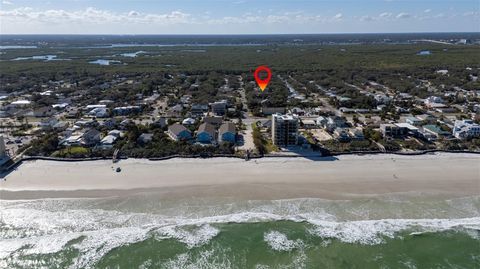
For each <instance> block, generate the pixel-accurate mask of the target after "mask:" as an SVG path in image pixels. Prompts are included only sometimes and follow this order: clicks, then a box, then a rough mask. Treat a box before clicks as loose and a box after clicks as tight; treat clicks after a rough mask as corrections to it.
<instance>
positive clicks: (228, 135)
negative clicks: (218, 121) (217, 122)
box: [218, 122, 237, 143]
mask: <svg viewBox="0 0 480 269" xmlns="http://www.w3.org/2000/svg"><path fill="white" fill-rule="evenodd" d="M236 135H237V133H236V128H235V124H234V123H233V122H224V123H223V124H222V126H220V128H219V129H218V142H220V143H222V142H230V143H235V137H236Z"/></svg>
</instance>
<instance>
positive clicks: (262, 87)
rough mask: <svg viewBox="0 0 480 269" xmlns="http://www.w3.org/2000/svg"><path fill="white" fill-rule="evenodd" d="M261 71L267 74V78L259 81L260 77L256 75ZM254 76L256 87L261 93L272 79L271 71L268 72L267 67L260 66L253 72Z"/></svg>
mask: <svg viewBox="0 0 480 269" xmlns="http://www.w3.org/2000/svg"><path fill="white" fill-rule="evenodd" d="M261 71H265V72H267V78H266V79H264V80H262V79H260V77H259V76H258V73H260V72H261ZM254 75H255V80H256V81H257V84H258V87H260V89H261V90H262V92H263V91H264V90H265V88H266V87H267V85H268V83H269V82H270V79H271V78H272V71H270V69H269V68H268V67H266V66H264V65H262V66H259V67H258V68H257V70H255V74H254Z"/></svg>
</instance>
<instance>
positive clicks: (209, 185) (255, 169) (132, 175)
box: [0, 153, 480, 200]
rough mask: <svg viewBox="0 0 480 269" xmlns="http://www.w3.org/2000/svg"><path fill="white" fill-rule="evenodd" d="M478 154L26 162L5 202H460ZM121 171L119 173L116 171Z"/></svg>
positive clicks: (1, 187) (2, 191) (474, 182)
mask: <svg viewBox="0 0 480 269" xmlns="http://www.w3.org/2000/svg"><path fill="white" fill-rule="evenodd" d="M479 163H480V156H479V155H476V154H448V153H437V154H429V155H420V156H399V155H361V156H360V155H346V156H337V157H323V158H311V159H304V158H263V159H257V160H251V161H248V162H246V161H243V160H240V159H232V158H215V159H170V160H165V161H162V162H155V161H148V160H144V159H127V160H121V161H120V162H119V163H112V162H111V161H109V160H100V161H84V162H55V161H27V162H25V163H24V164H22V165H21V166H19V167H18V168H17V169H16V170H15V171H13V172H12V173H10V174H9V175H8V176H7V177H6V178H5V179H6V180H5V181H1V182H0V199H3V200H18V199H41V198H96V197H110V196H124V195H134V194H142V193H158V195H161V196H162V197H165V198H166V199H168V198H172V199H175V198H178V197H209V196H224V197H238V198H242V199H289V198H305V197H311V198H324V199H346V198H351V197H365V196H370V195H383V194H389V193H402V194H405V195H411V194H415V195H437V196H446V197H462V196H471V195H478V194H479V192H480V165H479ZM117 167H120V168H121V172H116V168H117Z"/></svg>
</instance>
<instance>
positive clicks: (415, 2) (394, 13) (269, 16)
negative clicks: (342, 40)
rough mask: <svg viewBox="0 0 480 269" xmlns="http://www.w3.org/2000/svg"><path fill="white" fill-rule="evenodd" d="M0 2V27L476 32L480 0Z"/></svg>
mask: <svg viewBox="0 0 480 269" xmlns="http://www.w3.org/2000/svg"><path fill="white" fill-rule="evenodd" d="M0 1H1V6H0V33H2V34H23V33H30V34H43V33H48V34H275V33H367V32H456V31H462V32H467V31H468V32H479V31H480V0H96V1H93V0H50V1H49V0H30V1H27V0H0Z"/></svg>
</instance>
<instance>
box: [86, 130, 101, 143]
mask: <svg viewBox="0 0 480 269" xmlns="http://www.w3.org/2000/svg"><path fill="white" fill-rule="evenodd" d="M100 140H101V133H100V132H99V131H98V130H97V129H90V130H88V131H86V132H85V133H84V134H83V136H82V143H83V144H84V145H86V146H93V145H96V144H97V143H98V142H100Z"/></svg>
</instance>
